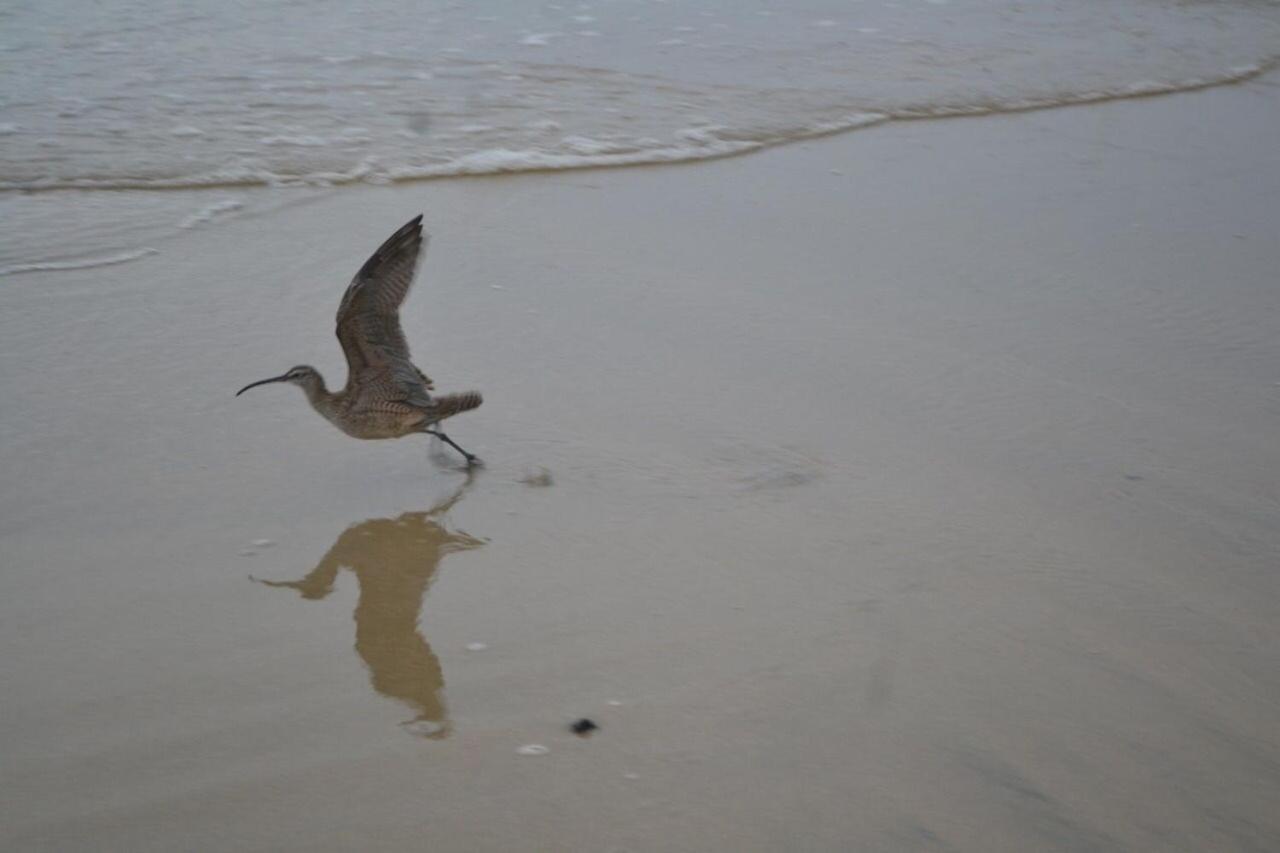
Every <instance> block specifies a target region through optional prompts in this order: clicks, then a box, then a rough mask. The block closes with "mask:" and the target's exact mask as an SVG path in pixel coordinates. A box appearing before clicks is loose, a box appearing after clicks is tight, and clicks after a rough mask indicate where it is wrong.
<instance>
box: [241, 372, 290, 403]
mask: <svg viewBox="0 0 1280 853" xmlns="http://www.w3.org/2000/svg"><path fill="white" fill-rule="evenodd" d="M287 378H288V374H287V373H286V374H285V375H284V376H272V377H271V378H270V379H259V380H258V381H257V382H250V383H249V384H248V385H246V386H244V387H243V388H241V389H240V390H239V391H237V392H236V396H237V397H239V396H240V395H241V394H243V393H244V392H245V391H248V390H249V389H250V388H257V387H258V386H259V385H266V384H268V383H270V382H283V381H285V379H287Z"/></svg>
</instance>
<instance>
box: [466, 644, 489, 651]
mask: <svg viewBox="0 0 1280 853" xmlns="http://www.w3.org/2000/svg"><path fill="white" fill-rule="evenodd" d="M487 648H489V647H488V646H487V645H486V644H484V643H467V651H469V652H482V651H484V650H485V649H487Z"/></svg>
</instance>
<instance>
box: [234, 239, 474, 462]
mask: <svg viewBox="0 0 1280 853" xmlns="http://www.w3.org/2000/svg"><path fill="white" fill-rule="evenodd" d="M427 240H428V235H426V234H424V233H423V231H422V214H418V215H417V216H415V217H414V218H413V219H411V220H409V221H408V222H407V223H405V224H404V225H403V226H401V227H400V228H399V229H398V230H397V231H396V232H395V233H394V234H392V235H391V236H390V237H388V238H387V240H386V242H385V243H383V244H382V245H381V246H379V247H378V250H377V251H376V252H374V253H373V255H371V256H370V257H369V260H367V261H365V263H364V266H362V267H360V271H359V272H357V273H356V274H355V278H353V279H352V280H351V284H350V285H349V286H348V287H347V290H346V292H345V293H344V294H343V296H342V302H341V304H340V305H339V306H338V317H337V334H338V342H339V343H340V344H341V345H342V351H343V353H344V354H345V355H346V357H347V384H346V385H345V386H343V388H342V390H340V391H337V392H331V391H329V390H328V388H327V387H326V386H325V381H324V377H323V376H321V375H320V372H319V371H318V370H316V369H315V368H314V367H312V366H311V365H309V364H300V365H298V366H297V367H291V368H289V370H287V371H285V372H284V373H282V374H281V375H279V376H272V377H270V378H268V379H260V380H258V381H257V382H250V383H249V384H248V385H246V386H244V387H243V388H241V389H240V390H239V391H237V392H236V396H237V397H239V396H240V395H241V394H243V393H244V392H245V391H248V390H249V389H250V388H256V387H258V386H259V385H267V384H269V383H272V382H287V383H289V384H290V385H297V386H298V387H299V388H301V389H302V390H303V391H304V392H305V393H306V395H307V401H308V402H310V403H311V407H312V408H313V409H315V410H316V411H317V412H319V413H320V415H321V416H322V417H324V419H325V420H327V421H329V423H331V424H333V425H334V426H336V427H337V428H338V429H340V430H342V431H343V432H344V433H346V434H347V435H349V436H352V437H353V438H363V439H385V438H401V437H403V436H406V435H414V434H417V433H426V434H427V435H434V436H435V437H437V438H439V439H440V440H441V441H443V442H445V443H446V444H448V445H449V446H450V447H452V448H453V449H455V450H457V451H458V452H459V453H461V454H462V455H463V457H464V458H465V459H466V460H467V465H468V467H470V466H472V465H477V464H479V463H480V459H479V457H477V456H475V455H474V454H472V453H468V452H467V451H466V450H463V449H462V448H461V447H459V446H458V445H457V444H456V443H455V442H454V441H453V439H451V438H449V436H447V435H445V434H444V432H443V431H442V430H441V429H440V427H439V424H440V422H441V421H443V420H445V419H446V418H450V417H453V416H454V415H457V414H461V413H462V412H467V411H470V410H472V409H475V408H477V407H478V406H479V405H480V404H481V403H482V402H483V401H484V400H483V397H481V395H480V392H478V391H464V392H461V393H457V394H442V395H439V396H433V395H432V393H431V392H432V391H434V390H435V383H433V382H432V381H431V379H430V378H428V377H427V375H426V374H425V373H423V372H422V371H421V370H419V369H418V367H417V366H416V365H414V363H413V362H412V361H411V360H410V356H409V344H408V342H407V341H405V337H404V331H403V330H402V329H401V328H400V305H401V303H403V302H404V300H405V297H406V296H407V295H408V294H409V288H410V287H411V286H412V285H413V279H414V274H415V273H416V272H417V269H418V257H419V256H420V255H421V253H422V247H423V246H424V245H425V244H426V242H427Z"/></svg>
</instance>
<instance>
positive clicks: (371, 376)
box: [338, 215, 432, 408]
mask: <svg viewBox="0 0 1280 853" xmlns="http://www.w3.org/2000/svg"><path fill="white" fill-rule="evenodd" d="M425 242H426V238H425V236H424V235H423V233H422V216H421V215H418V216H415V217H414V218H413V219H412V220H410V221H409V222H407V223H406V224H405V225H404V226H403V227H402V228H400V230H398V231H396V233H394V234H392V235H391V236H390V237H389V238H388V239H387V241H386V242H385V243H383V244H382V245H381V246H379V247H378V251H376V252H374V253H373V255H372V256H371V257H370V258H369V260H367V261H365V263H364V266H362V267H361V268H360V271H359V272H358V273H356V276H355V278H354V279H352V280H351V284H350V286H348V287H347V292H346V293H345V294H343V296H342V304H341V305H340V306H339V307H338V341H339V342H340V343H341V344H342V351H343V352H344V353H345V354H346V356H347V387H348V389H350V390H354V389H357V388H358V389H359V397H360V400H361V402H364V401H366V400H367V401H369V402H370V403H372V402H375V401H387V402H390V401H404V402H407V403H410V404H411V405H415V406H420V405H427V404H428V403H430V402H431V395H430V394H429V393H428V391H429V390H430V389H431V387H432V386H431V380H430V379H428V378H427V377H426V374H424V373H423V372H422V371H421V370H418V368H416V367H414V365H413V363H412V362H411V361H410V360H409V344H408V343H407V342H406V341H405V339H404V330H403V329H401V328H400V304H401V303H402V302H404V299H405V296H407V295H408V293H409V287H410V286H411V285H412V284H413V276H414V273H415V272H416V271H417V268H418V256H419V254H420V253H421V251H422V246H423V243H425ZM359 407H360V408H364V406H359Z"/></svg>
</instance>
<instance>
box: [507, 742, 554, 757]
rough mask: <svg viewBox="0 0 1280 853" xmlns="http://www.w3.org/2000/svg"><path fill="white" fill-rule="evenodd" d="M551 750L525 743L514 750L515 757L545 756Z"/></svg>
mask: <svg viewBox="0 0 1280 853" xmlns="http://www.w3.org/2000/svg"><path fill="white" fill-rule="evenodd" d="M550 751H551V750H549V749H547V748H546V747H545V746H543V745H542V744H540V743H527V744H525V745H524V746H522V747H520V748H519V749H517V750H516V754H517V755H546V754H547V753H548V752H550Z"/></svg>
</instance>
